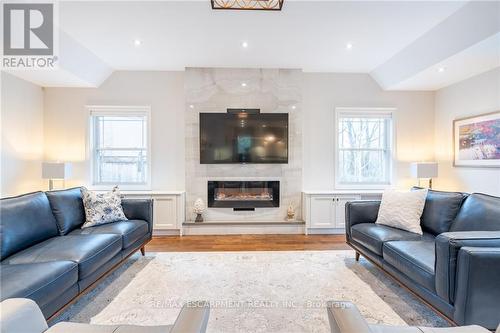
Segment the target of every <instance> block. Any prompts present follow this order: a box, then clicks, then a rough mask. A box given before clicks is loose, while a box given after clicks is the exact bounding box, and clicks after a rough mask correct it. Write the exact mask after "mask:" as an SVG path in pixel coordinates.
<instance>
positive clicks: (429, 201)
mask: <svg viewBox="0 0 500 333" xmlns="http://www.w3.org/2000/svg"><path fill="white" fill-rule="evenodd" d="M466 197H467V195H466V194H464V193H460V192H441V191H434V190H429V192H428V193H427V198H426V200H425V206H424V211H423V213H422V217H421V219H420V220H421V224H422V229H423V230H424V231H427V232H429V233H431V234H433V235H439V234H441V233H443V232H447V231H449V230H450V226H451V224H452V223H453V220H454V219H455V217H456V216H457V214H458V212H459V211H460V207H461V206H462V203H463V202H464V200H465V198H466Z"/></svg>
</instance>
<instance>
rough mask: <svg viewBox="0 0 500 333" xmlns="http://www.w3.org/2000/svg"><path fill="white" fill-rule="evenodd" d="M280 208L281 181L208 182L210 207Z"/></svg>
mask: <svg viewBox="0 0 500 333" xmlns="http://www.w3.org/2000/svg"><path fill="white" fill-rule="evenodd" d="M279 206H280V182H279V181H209V182H208V207H214V208H233V209H234V210H253V209H255V208H263V207H279Z"/></svg>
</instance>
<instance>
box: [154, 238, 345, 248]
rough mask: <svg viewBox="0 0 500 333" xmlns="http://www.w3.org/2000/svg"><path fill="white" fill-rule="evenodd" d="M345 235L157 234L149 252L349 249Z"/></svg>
mask: <svg viewBox="0 0 500 333" xmlns="http://www.w3.org/2000/svg"><path fill="white" fill-rule="evenodd" d="M348 249H350V247H349V246H348V245H347V244H346V243H345V236H344V235H308V236H306V235H224V236H222V235H221V236H213V235H204V236H182V237H180V236H154V237H153V239H152V240H151V242H149V244H148V245H146V251H149V252H195V251H202V252H205V251H301V250H348Z"/></svg>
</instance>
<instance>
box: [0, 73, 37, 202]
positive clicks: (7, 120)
mask: <svg viewBox="0 0 500 333" xmlns="http://www.w3.org/2000/svg"><path fill="white" fill-rule="evenodd" d="M1 86H2V87H1V97H2V103H1V105H2V110H1V138H2V140H1V157H0V158H1V177H0V178H1V186H0V196H1V197H7V196H13V195H18V194H21V193H25V192H32V191H37V190H41V189H44V188H45V185H44V182H43V180H42V164H41V163H42V159H43V90H42V88H40V87H39V86H36V85H34V84H32V83H29V82H27V81H24V80H21V79H18V78H16V77H15V76H12V75H10V74H7V73H5V72H1Z"/></svg>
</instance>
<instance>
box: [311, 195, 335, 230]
mask: <svg viewBox="0 0 500 333" xmlns="http://www.w3.org/2000/svg"><path fill="white" fill-rule="evenodd" d="M333 199H334V198H333V197H313V198H311V228H335V201H334V200H333Z"/></svg>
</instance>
